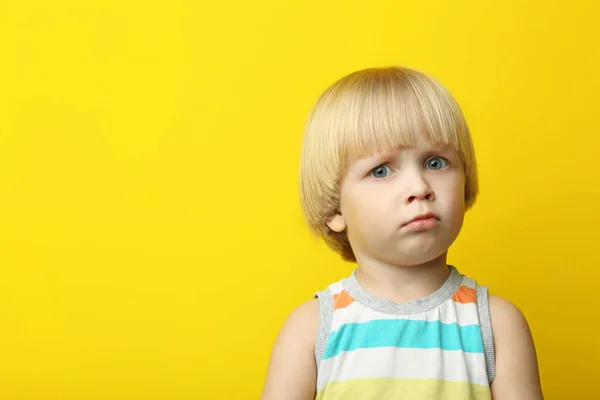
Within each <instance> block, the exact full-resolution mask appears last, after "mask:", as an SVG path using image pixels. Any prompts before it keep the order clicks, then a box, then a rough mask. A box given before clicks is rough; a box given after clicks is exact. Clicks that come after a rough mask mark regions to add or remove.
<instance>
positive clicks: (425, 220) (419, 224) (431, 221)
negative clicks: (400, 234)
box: [402, 213, 440, 231]
mask: <svg viewBox="0 0 600 400" xmlns="http://www.w3.org/2000/svg"><path fill="white" fill-rule="evenodd" d="M439 222H440V218H439V217H438V216H437V215H436V214H434V213H427V214H421V215H418V216H416V217H415V218H413V219H411V220H410V221H408V222H407V223H405V224H404V225H402V227H403V228H406V229H409V230H413V231H422V230H426V229H431V228H434V227H436V226H437V225H438V223H439Z"/></svg>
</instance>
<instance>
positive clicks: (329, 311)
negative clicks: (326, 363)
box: [315, 290, 333, 376]
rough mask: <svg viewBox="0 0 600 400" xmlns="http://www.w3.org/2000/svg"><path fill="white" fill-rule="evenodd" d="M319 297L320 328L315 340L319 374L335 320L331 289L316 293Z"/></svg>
mask: <svg viewBox="0 0 600 400" xmlns="http://www.w3.org/2000/svg"><path fill="white" fill-rule="evenodd" d="M315 297H316V298H318V299H319V309H320V312H319V314H320V317H319V330H318V332H317V339H316V341H315V361H316V363H317V376H318V374H319V366H320V365H321V359H323V352H324V351H325V347H326V346H327V339H329V333H330V331H331V324H332V321H333V296H332V295H331V292H330V291H329V290H324V291H322V292H318V293H317V294H316V295H315Z"/></svg>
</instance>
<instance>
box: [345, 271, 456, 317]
mask: <svg viewBox="0 0 600 400" xmlns="http://www.w3.org/2000/svg"><path fill="white" fill-rule="evenodd" d="M448 269H449V274H448V278H447V279H446V282H444V284H443V285H442V287H441V288H439V289H438V290H437V291H435V292H434V293H433V294H431V295H429V296H427V297H425V298H422V299H418V300H412V301H408V302H406V303H396V302H394V301H391V300H384V299H380V298H378V297H375V296H373V295H372V294H370V293H369V292H367V291H366V290H365V289H364V288H363V287H362V285H361V284H360V282H358V279H357V278H356V270H355V271H354V272H353V273H352V275H351V276H350V277H349V278H346V279H344V280H343V281H342V285H343V286H344V289H346V291H347V292H348V293H349V294H350V296H352V297H353V298H354V299H356V300H357V301H358V302H359V303H362V304H364V305H366V306H367V307H370V308H372V309H373V310H375V311H379V312H382V313H386V314H393V315H411V314H419V313H423V312H427V311H429V310H433V309H434V308H436V307H438V306H440V305H442V304H443V303H444V302H445V301H447V300H448V299H449V298H450V297H452V295H453V294H454V293H455V292H456V291H457V290H458V288H459V287H460V285H461V284H462V282H463V275H461V274H460V273H459V272H458V270H457V269H456V268H454V267H453V266H451V265H449V266H448Z"/></svg>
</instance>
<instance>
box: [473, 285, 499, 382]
mask: <svg viewBox="0 0 600 400" xmlns="http://www.w3.org/2000/svg"><path fill="white" fill-rule="evenodd" d="M488 300H489V299H488V288H487V287H486V286H477V313H478V314H479V326H480V328H481V337H482V338H483V351H484V353H485V364H486V368H487V374H488V380H489V383H490V385H491V384H492V382H493V381H494V376H495V373H496V364H495V361H494V335H493V333H492V321H491V319H490V304H489V301H488Z"/></svg>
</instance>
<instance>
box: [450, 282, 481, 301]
mask: <svg viewBox="0 0 600 400" xmlns="http://www.w3.org/2000/svg"><path fill="white" fill-rule="evenodd" d="M452 300H454V301H455V302H457V303H463V304H467V303H476V302H477V301H476V300H477V294H476V292H475V289H473V288H470V287H468V286H464V285H462V286H461V287H459V288H458V290H457V291H456V293H454V294H453V295H452Z"/></svg>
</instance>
